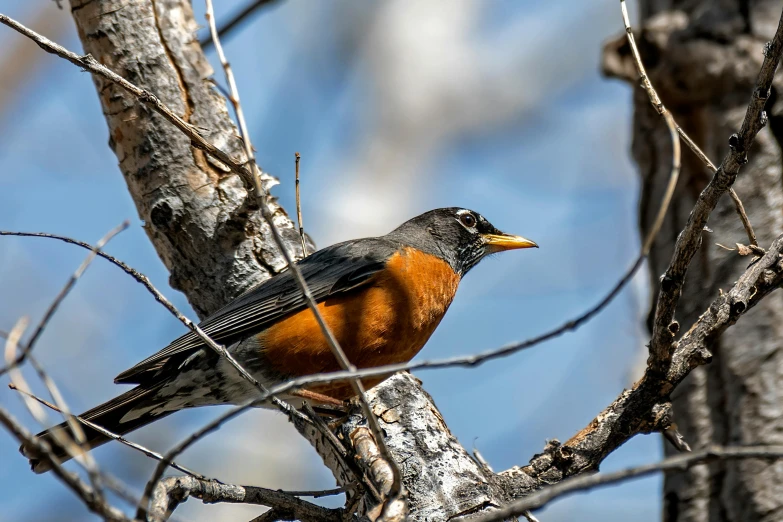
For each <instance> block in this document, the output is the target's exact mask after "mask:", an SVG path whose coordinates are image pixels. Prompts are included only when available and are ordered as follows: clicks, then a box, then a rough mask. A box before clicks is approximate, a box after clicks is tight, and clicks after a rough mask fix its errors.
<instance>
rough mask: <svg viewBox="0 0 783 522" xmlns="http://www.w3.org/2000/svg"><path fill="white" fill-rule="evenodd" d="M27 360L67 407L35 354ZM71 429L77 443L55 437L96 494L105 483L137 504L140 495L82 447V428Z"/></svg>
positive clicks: (99, 493)
mask: <svg viewBox="0 0 783 522" xmlns="http://www.w3.org/2000/svg"><path fill="white" fill-rule="evenodd" d="M27 360H28V361H29V362H30V364H31V365H32V366H33V368H34V369H35V371H36V373H37V374H38V376H39V377H40V379H41V380H42V381H43V384H44V386H45V387H46V389H47V390H48V391H49V395H51V396H52V397H53V399H54V400H55V401H57V402H59V404H61V405H62V406H63V408H65V407H66V406H67V405H66V403H65V400H64V399H63V398H62V395H61V394H60V391H59V389H58V388H57V386H56V385H55V383H54V381H53V380H52V379H51V378H50V377H49V375H48V374H47V373H46V372H45V371H44V369H43V367H42V366H41V365H40V363H39V362H38V360H37V359H36V358H35V357H34V356H33V354H29V355H28V356H27ZM8 387H9V388H11V389H13V390H16V391H18V392H19V393H22V394H25V395H27V396H28V397H30V398H31V399H34V400H36V401H38V402H39V403H41V404H43V405H44V406H47V407H49V408H51V409H53V410H55V411H57V412H59V413H62V414H63V416H64V417H65V418H66V419H67V420H68V421H70V420H71V419H74V418H75V417H74V416H73V415H71V414H70V413H69V412H68V410H67V409H63V408H59V407H57V406H56V405H54V404H51V403H49V402H47V401H45V400H43V399H41V398H39V397H37V396H35V395H33V394H32V393H30V392H28V391H25V390H23V389H20V388H18V387H17V386H16V385H15V384H14V383H13V382H10V383H9V384H8ZM43 420H44V419H43V418H41V419H39V422H41V421H43ZM77 420H80V419H77ZM42 424H43V423H42ZM85 424H88V425H89V424H91V423H89V422H85ZM93 426H95V428H96V429H98V431H106V430H103V429H102V428H100V426H97V425H93ZM71 429H72V431H73V433H74V435H75V436H76V441H75V442H76V444H74V441H73V440H72V439H71V438H70V437H69V436H68V435H66V434H64V433H57V434H54V433H53V437H54V439H55V441H56V442H57V443H58V444H59V445H60V446H62V447H63V448H65V449H66V451H68V453H69V454H70V456H71V457H73V458H74V460H75V461H76V462H77V463H79V464H81V465H82V467H83V468H84V469H85V470H87V473H88V476H89V477H90V481H91V482H92V484H93V488H94V489H95V492H96V495H99V496H102V495H103V493H102V486H103V485H105V486H106V487H107V488H109V489H111V490H112V491H114V492H115V493H116V494H117V495H118V496H119V497H120V498H122V499H123V500H125V501H126V502H128V503H129V504H131V505H134V506H135V505H136V504H138V502H139V497H138V495H134V494H133V493H131V492H130V488H129V487H128V486H127V485H126V484H125V483H123V482H122V481H121V480H120V479H118V478H116V477H114V476H112V475H111V474H109V473H107V472H105V471H101V470H100V469H99V468H98V464H97V462H95V460H94V459H93V457H92V455H91V454H90V453H89V452H85V451H83V450H82V449H81V447H80V446H81V445H83V444H84V436H83V432H82V430H81V428H79V429H78V430H73V426H71ZM79 434H81V435H79ZM112 435H113V434H112ZM107 436H108V435H107ZM81 459H84V462H82V461H81Z"/></svg>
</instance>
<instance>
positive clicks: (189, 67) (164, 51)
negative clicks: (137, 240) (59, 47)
mask: <svg viewBox="0 0 783 522" xmlns="http://www.w3.org/2000/svg"><path fill="white" fill-rule="evenodd" d="M71 8H72V12H73V17H74V20H75V21H76V26H77V28H78V31H79V37H80V39H81V41H82V45H83V47H84V51H85V52H86V53H90V54H92V55H93V56H94V57H95V58H96V59H97V60H98V61H99V62H100V63H102V64H103V65H106V66H107V67H109V68H110V69H112V70H114V71H115V72H117V73H118V74H120V75H121V76H122V77H123V78H125V79H127V80H130V81H131V82H133V83H135V84H136V85H138V86H140V87H144V88H146V89H148V90H150V91H151V92H153V93H154V94H156V95H157V96H158V97H159V98H160V99H161V100H162V101H163V103H165V104H166V105H168V106H169V107H171V108H172V109H174V110H175V111H176V112H177V113H178V115H179V116H180V117H182V118H183V119H184V120H185V121H187V122H188V123H190V124H192V125H194V126H195V127H197V128H199V129H203V130H202V134H203V135H204V137H205V138H206V139H207V140H208V141H210V142H212V143H214V144H215V145H217V146H218V148H220V149H222V150H223V151H225V152H227V153H229V154H230V155H231V156H232V157H234V158H236V159H240V160H242V161H244V159H245V156H244V153H243V149H242V145H241V142H240V140H239V139H238V133H237V130H236V128H235V127H234V125H233V123H232V122H231V119H230V117H229V113H228V109H227V106H226V100H225V98H223V97H222V96H221V95H220V94H219V93H218V92H217V91H216V90H215V88H214V86H213V82H212V80H211V75H212V69H211V67H210V65H209V64H208V62H207V60H206V58H205V56H204V54H203V52H202V50H201V47H200V46H199V43H198V41H197V40H196V38H195V34H196V29H197V26H198V24H197V22H196V20H195V19H194V18H193V12H192V9H191V6H190V2H187V1H184V0H151V1H146V2H130V1H128V0H100V1H98V0H73V1H72V2H71ZM93 78H94V79H95V86H96V89H97V90H98V94H99V96H100V101H101V106H102V108H103V113H104V115H105V117H106V123H107V125H108V127H109V146H110V147H111V148H112V149H113V150H114V152H115V154H116V155H117V159H118V161H119V167H120V170H121V171H122V174H123V176H124V177H125V181H126V182H127V184H128V190H129V191H130V194H131V197H132V198H133V201H134V202H135V204H136V208H137V209H138V212H139V217H140V218H141V219H142V220H143V222H144V229H145V231H146V232H147V235H148V236H149V238H150V240H151V241H152V243H153V245H154V246H155V249H156V251H157V252H158V255H159V256H160V258H161V259H162V260H163V262H164V263H165V265H166V267H167V268H168V270H169V272H170V274H171V277H170V284H171V286H172V287H173V288H176V289H178V290H181V291H182V292H184V293H185V295H186V296H187V298H188V300H189V301H190V304H191V305H192V306H193V307H194V309H195V310H196V312H197V313H198V314H199V316H201V317H203V316H205V315H207V314H209V313H210V312H212V311H215V310H217V309H218V308H220V307H221V306H222V305H224V304H226V303H227V302H228V301H230V300H231V299H233V298H234V297H236V296H237V295H239V294H241V293H242V292H244V291H245V290H247V289H248V288H250V287H252V286H254V285H256V284H258V283H260V282H261V281H263V280H264V279H266V278H268V277H269V276H270V274H271V273H274V272H276V271H279V270H280V269H282V268H283V266H285V261H284V260H283V257H282V255H281V254H280V252H279V251H278V249H277V248H276V247H275V245H274V241H273V240H272V238H271V234H270V232H269V229H268V227H267V226H266V224H265V223H264V222H263V219H262V218H261V216H260V213H259V212H258V210H257V209H255V208H253V205H252V204H251V203H250V201H249V200H248V198H247V191H246V190H245V188H244V186H243V184H242V181H241V180H240V179H239V176H237V175H236V174H233V173H231V172H229V171H228V169H227V168H226V167H225V166H224V165H222V164H221V163H220V162H217V161H215V160H213V159H212V158H210V157H208V156H207V155H206V154H204V152H202V151H201V150H199V149H197V148H194V147H192V146H191V143H190V140H189V139H188V138H187V137H186V136H185V135H184V134H183V133H182V132H181V131H179V130H178V129H176V128H175V127H174V126H173V125H171V124H169V123H167V122H166V121H164V120H163V118H162V117H161V116H160V115H158V114H157V113H155V112H153V111H152V110H150V109H149V108H147V107H145V106H144V105H142V104H139V103H137V102H136V101H135V100H134V99H133V98H132V97H131V96H130V95H128V94H127V93H126V92H125V91H124V90H122V89H121V88H120V87H119V86H117V85H115V84H113V83H111V82H108V81H107V80H104V79H102V78H99V77H97V76H93ZM270 185H271V183H270ZM251 200H252V198H251ZM274 212H275V222H276V223H277V226H278V227H279V228H280V230H281V232H282V233H283V237H284V239H285V240H286V243H287V245H288V248H289V249H290V250H291V251H292V252H296V253H297V254H298V255H301V245H300V243H299V238H298V235H297V233H296V231H295V229H294V226H293V225H292V223H291V220H290V219H289V218H288V216H287V215H286V213H285V212H284V211H283V209H282V208H280V207H279V206H275V207H274Z"/></svg>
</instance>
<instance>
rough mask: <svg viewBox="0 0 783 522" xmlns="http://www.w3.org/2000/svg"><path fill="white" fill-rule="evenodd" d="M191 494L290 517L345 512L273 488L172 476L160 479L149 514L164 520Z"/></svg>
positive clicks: (328, 518)
mask: <svg viewBox="0 0 783 522" xmlns="http://www.w3.org/2000/svg"><path fill="white" fill-rule="evenodd" d="M191 496H192V497H196V498H199V499H201V500H202V501H203V502H204V503H210V504H211V503H215V502H229V503H238V504H255V505H262V506H269V507H271V508H272V509H279V510H281V511H283V512H286V513H288V514H289V515H290V516H291V518H289V520H293V519H296V520H301V521H302V522H340V521H341V520H343V515H344V511H343V510H342V509H329V508H325V507H322V506H318V505H316V504H313V503H311V502H307V501H305V500H302V499H300V498H297V497H294V496H290V495H286V494H284V493H281V492H279V491H275V490H272V489H267V488H258V487H253V486H239V485H234V484H221V483H218V482H214V481H204V480H199V479H196V478H193V477H169V478H167V479H164V480H162V481H160V483H159V484H158V486H157V487H156V488H155V493H154V495H153V500H152V502H151V507H150V518H151V519H152V520H154V521H162V520H165V519H166V518H167V517H166V515H167V514H168V513H170V512H172V511H173V510H174V509H176V507H177V505H178V504H180V503H181V502H184V501H185V500H187V498H188V497H191Z"/></svg>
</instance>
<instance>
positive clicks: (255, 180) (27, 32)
mask: <svg viewBox="0 0 783 522" xmlns="http://www.w3.org/2000/svg"><path fill="white" fill-rule="evenodd" d="M208 1H209V0H208ZM0 23H3V24H5V25H7V26H9V27H11V28H12V29H14V30H16V31H17V32H19V33H21V34H23V35H24V36H26V37H28V38H30V39H31V40H33V41H34V42H36V43H37V44H38V46H39V47H41V48H42V49H44V50H45V51H47V52H50V53H53V54H56V55H57V56H60V57H61V58H64V59H66V60H68V61H69V62H71V63H73V64H74V65H77V66H79V67H82V68H85V69H87V70H89V71H90V72H92V73H94V74H97V75H99V76H101V77H103V78H105V79H107V80H109V81H111V82H114V83H116V84H117V85H119V86H120V87H122V88H123V89H125V90H126V91H128V92H129V93H130V94H132V95H133V96H134V97H136V98H137V99H138V100H139V101H140V102H141V103H144V104H145V105H148V106H149V107H150V108H152V109H153V110H154V111H156V112H158V113H159V114H160V115H161V116H163V117H164V118H165V119H166V120H168V121H169V122H171V123H172V124H174V125H175V126H176V127H177V128H178V129H180V130H181V131H182V132H184V133H185V134H186V135H187V136H188V137H189V138H190V139H191V142H192V144H193V146H196V147H198V148H200V149H202V150H204V151H205V152H207V153H208V154H210V155H212V156H213V157H214V158H217V159H218V160H220V161H221V162H223V163H224V164H225V165H226V166H227V167H228V168H229V169H231V170H232V171H233V172H235V173H237V174H238V175H239V176H240V177H241V178H242V180H243V181H244V182H245V184H246V185H247V186H248V187H252V188H253V189H254V192H255V196H256V198H257V200H258V202H259V206H260V208H261V215H262V216H263V218H264V220H265V221H266V222H267V224H268V225H269V227H270V230H271V231H272V236H273V238H274V241H275V243H276V244H277V246H278V248H279V249H280V251H281V253H282V254H283V257H284V258H285V260H286V263H287V264H288V266H289V268H290V270H291V272H292V274H293V275H294V278H295V280H296V282H297V284H298V285H299V287H300V290H301V291H302V293H303V294H304V297H305V300H306V302H307V304H308V307H309V308H310V309H311V311H312V312H313V314H314V315H315V317H316V320H317V322H318V325H319V327H320V328H321V331H322V333H323V334H324V336H325V337H326V339H327V341H328V343H329V346H330V348H331V349H332V352H333V353H334V354H335V357H336V358H337V360H338V361H339V363H340V365H341V367H343V369H345V370H348V371H352V370H355V367H354V366H353V365H352V364H351V363H350V362H349V361H348V360H347V358H346V357H345V353H344V352H343V350H342V349H341V348H340V346H339V344H337V342H336V339H335V338H334V336H333V335H332V333H331V332H330V331H329V328H328V326H327V325H326V323H325V322H324V320H323V317H321V314H320V312H319V310H318V307H317V304H316V302H315V300H314V299H313V297H312V294H311V293H310V291H309V289H308V288H307V284H306V283H305V281H304V278H303V277H302V274H301V272H300V270H299V268H298V267H297V266H296V264H295V263H294V262H293V259H292V257H291V254H290V253H289V252H288V249H287V248H286V247H285V243H284V242H283V240H282V237H281V236H280V232H279V231H278V230H277V227H276V226H275V224H274V221H273V219H272V216H271V215H270V213H269V209H268V206H267V204H266V193H265V189H264V186H263V183H262V181H263V179H264V175H263V173H262V172H261V171H260V169H258V167H257V166H256V165H255V162H254V161H253V156H252V147H251V146H250V142H249V140H245V150H246V153H247V151H248V150H249V152H250V154H249V155H248V160H249V163H250V165H251V167H252V170H250V169H248V168H247V167H246V166H245V165H240V164H239V163H237V162H236V161H234V160H233V159H232V158H231V157H230V156H229V155H228V154H226V153H225V152H223V151H221V150H220V149H218V148H217V147H215V146H214V145H213V144H211V143H210V142H208V141H207V140H205V139H204V138H203V137H202V136H201V135H200V134H199V133H198V131H197V130H196V128H195V127H193V126H192V125H190V124H188V123H187V122H185V121H184V120H182V119H181V118H180V117H179V116H177V115H176V114H175V113H174V112H173V111H172V110H171V109H169V108H168V107H167V106H166V105H165V104H164V103H162V102H161V101H160V100H159V99H158V98H157V97H156V96H155V95H154V94H152V93H151V92H149V91H147V90H145V89H142V88H140V87H138V86H136V85H134V84H133V83H131V82H129V81H127V80H125V79H124V78H122V77H121V76H119V75H118V74H116V73H115V72H113V71H111V70H110V69H108V68H107V67H104V66H103V65H101V64H100V63H98V62H97V60H95V58H93V57H92V56H90V55H89V54H88V55H85V56H79V55H77V54H75V53H73V52H71V51H68V50H67V49H65V48H64V47H62V46H60V45H58V44H55V43H54V42H52V41H50V40H49V39H47V38H45V37H43V36H41V35H39V34H38V33H36V32H35V31H32V30H31V29H29V28H27V27H25V26H24V25H22V24H20V23H19V22H17V21H16V20H13V19H11V18H9V17H8V16H6V15H3V14H0ZM213 36H214V34H213ZM215 40H218V39H217V38H215ZM229 87H230V85H229ZM234 94H235V93H234ZM243 137H245V138H247V134H246V133H244V136H243ZM192 329H194V331H195V332H196V333H198V334H199V337H201V338H202V339H203V340H204V341H205V342H206V343H207V345H208V346H209V347H210V348H212V349H213V350H215V351H217V353H219V354H220V355H222V356H224V357H226V359H227V360H228V361H229V363H230V364H231V365H232V366H234V367H235V368H236V369H237V371H239V373H240V374H241V375H242V376H243V377H244V378H245V379H247V380H249V381H250V382H251V383H253V384H254V386H256V388H259V387H260V384H259V383H258V381H256V380H255V379H253V377H252V376H251V375H250V374H249V373H247V372H246V371H245V370H244V369H243V368H242V367H241V366H240V365H239V364H238V363H237V362H236V360H234V358H233V357H231V355H230V354H229V353H228V352H227V351H226V350H225V348H224V347H222V346H219V345H217V344H216V343H214V342H213V341H211V340H208V339H209V338H208V337H207V336H206V335H203V332H200V329H199V328H198V327H197V326H195V325H194V326H193V328H192ZM199 332H200V333H199ZM202 335H203V337H202ZM350 382H351V386H352V387H353V389H354V392H355V393H356V394H357V395H358V396H359V400H360V402H361V404H362V409H363V411H364V414H365V415H366V416H367V421H368V423H369V425H370V428H371V429H372V432H373V435H374V436H375V437H376V438H377V439H378V445H379V448H380V450H381V453H382V454H383V455H384V458H387V459H389V460H390V464H391V466H392V468H393V470H394V476H395V481H394V487H393V488H392V491H391V492H390V494H391V495H392V497H396V496H397V495H398V494H399V493H400V491H401V484H402V483H401V475H400V471H399V469H398V468H397V465H396V463H395V462H394V460H393V458H392V455H391V453H390V452H389V450H388V448H387V446H386V443H385V441H384V440H383V433H382V431H381V428H380V425H379V424H378V421H377V419H375V417H374V414H373V412H372V410H371V409H370V407H369V404H368V402H367V397H366V395H365V392H364V386H363V385H362V383H361V382H360V381H357V380H353V379H351V380H350Z"/></svg>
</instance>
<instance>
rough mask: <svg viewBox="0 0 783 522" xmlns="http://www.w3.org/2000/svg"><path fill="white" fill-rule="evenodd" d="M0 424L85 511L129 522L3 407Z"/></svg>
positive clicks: (115, 520)
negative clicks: (44, 465)
mask: <svg viewBox="0 0 783 522" xmlns="http://www.w3.org/2000/svg"><path fill="white" fill-rule="evenodd" d="M0 424H2V425H3V426H5V427H6V429H7V430H8V431H9V432H10V433H11V434H12V435H13V436H14V437H15V438H16V440H17V441H19V442H20V443H21V444H24V445H25V446H30V447H31V448H34V449H35V451H36V452H37V453H38V454H40V455H41V459H42V460H44V461H45V462H47V463H48V464H49V465H50V466H51V468H52V472H53V473H54V474H55V475H56V476H57V477H58V478H59V479H60V480H62V482H63V483H64V484H65V485H66V486H68V488H70V489H71V490H72V491H73V492H74V493H76V495H77V496H78V497H79V498H81V499H82V501H83V502H84V505H85V506H87V509H89V510H90V511H92V512H93V513H96V514H97V515H99V516H101V517H103V519H104V520H109V521H113V522H130V519H129V518H128V517H126V516H125V515H124V514H123V513H122V512H121V511H120V510H118V509H117V508H115V507H113V506H111V505H109V504H108V503H106V501H105V500H103V499H101V498H100V497H99V496H98V495H97V494H96V493H95V491H94V490H93V489H92V488H91V487H90V486H88V485H87V484H85V483H84V482H82V480H80V479H79V477H78V476H77V475H76V474H75V473H71V472H69V471H66V470H65V469H64V468H63V467H62V465H61V464H60V462H59V461H58V460H57V459H56V458H54V457H53V454H52V451H51V448H50V447H49V445H48V444H46V443H45V442H43V441H41V440H40V439H38V438H36V437H34V436H33V434H32V433H30V432H28V431H27V430H26V429H25V428H24V427H23V426H22V425H21V424H20V423H19V422H18V421H17V420H16V419H15V418H14V417H13V416H12V415H11V414H10V413H9V412H8V411H6V410H5V409H4V408H3V407H0Z"/></svg>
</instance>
